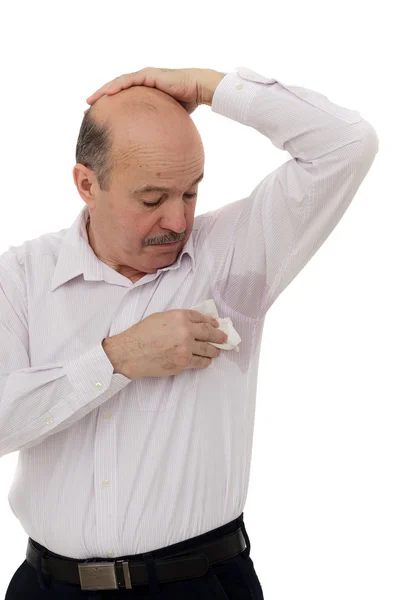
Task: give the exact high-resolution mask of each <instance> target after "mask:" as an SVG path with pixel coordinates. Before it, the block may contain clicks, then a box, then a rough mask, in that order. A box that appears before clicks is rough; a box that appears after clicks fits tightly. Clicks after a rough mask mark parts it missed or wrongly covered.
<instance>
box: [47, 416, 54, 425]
mask: <svg viewBox="0 0 400 600" xmlns="http://www.w3.org/2000/svg"><path fill="white" fill-rule="evenodd" d="M52 422H53V419H52V418H51V417H47V419H46V423H47V425H51V424H52Z"/></svg>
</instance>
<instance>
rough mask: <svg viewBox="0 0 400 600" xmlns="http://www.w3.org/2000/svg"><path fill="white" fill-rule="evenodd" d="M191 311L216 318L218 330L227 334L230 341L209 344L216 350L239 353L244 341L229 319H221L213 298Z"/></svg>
mask: <svg viewBox="0 0 400 600" xmlns="http://www.w3.org/2000/svg"><path fill="white" fill-rule="evenodd" d="M190 310H197V311H198V312H201V313H202V314H203V315H207V316H211V317H214V319H217V321H218V323H219V328H218V329H221V331H223V332H224V333H226V334H227V336H228V339H227V340H226V342H225V343H224V344H215V343H214V342H208V343H209V344H211V345H212V346H215V347H216V348H221V350H235V352H239V347H238V345H239V344H240V342H241V341H242V338H241V337H240V335H239V334H238V332H237V331H236V329H235V328H234V326H233V323H232V321H231V319H230V318H229V317H225V318H221V317H220V316H219V315H218V311H217V307H216V304H215V302H214V300H213V299H212V298H211V299H210V300H204V302H201V303H200V304H197V305H196V306H191V307H190Z"/></svg>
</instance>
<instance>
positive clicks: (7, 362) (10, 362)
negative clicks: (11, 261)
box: [0, 260, 131, 457]
mask: <svg viewBox="0 0 400 600" xmlns="http://www.w3.org/2000/svg"><path fill="white" fill-rule="evenodd" d="M15 263H16V264H15V266H14V269H13V270H5V269H4V267H1V266H0V457H1V456H4V455H5V454H9V453H11V452H15V451H17V450H22V449H23V448H30V447H32V446H35V445H36V444H39V443H40V442H42V441H43V440H44V439H45V438H47V437H48V436H50V435H53V434H55V433H58V432H59V431H62V430H63V429H66V428H67V427H69V426H70V425H72V424H73V423H76V421H78V420H79V419H82V418H83V417H84V416H85V415H87V414H88V413H89V412H90V411H92V410H93V409H95V408H97V407H98V406H100V405H101V404H102V403H103V402H105V401H106V400H108V398H110V397H111V396H113V395H114V394H116V393H117V392H119V390H121V389H122V388H123V387H125V386H126V385H127V384H128V383H130V382H131V379H129V378H128V377H125V376H124V375H122V374H121V373H113V372H114V367H113V365H112V364H111V362H110V361H109V359H108V356H107V354H106V353H105V352H104V349H103V347H102V344H101V342H102V340H100V341H99V343H97V344H94V345H93V346H92V347H91V348H89V349H88V350H87V351H86V352H85V353H83V354H81V355H80V356H78V357H77V358H75V359H74V360H71V361H68V362H66V363H65V364H46V365H42V366H40V367H38V366H36V367H30V358H29V343H28V342H29V340H28V324H27V311H26V296H25V292H24V289H23V286H22V285H21V279H20V278H19V277H17V276H16V274H15V273H17V270H18V261H17V260H15Z"/></svg>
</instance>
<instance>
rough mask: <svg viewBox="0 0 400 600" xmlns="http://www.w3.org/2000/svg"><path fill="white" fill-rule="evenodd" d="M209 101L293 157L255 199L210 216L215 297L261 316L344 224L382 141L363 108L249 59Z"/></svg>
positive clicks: (268, 179)
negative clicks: (286, 79)
mask: <svg viewBox="0 0 400 600" xmlns="http://www.w3.org/2000/svg"><path fill="white" fill-rule="evenodd" d="M211 108H212V110H213V112H216V113H219V114H221V115H223V116H226V117H228V118H230V119H233V120H235V121H237V122H239V123H242V124H243V125H247V126H248V127H252V128H254V129H256V130H257V131H259V132H260V133H261V134H262V135H265V136H266V137H268V138H269V140H270V141H271V143H272V144H273V145H274V146H276V147H277V148H279V149H280V150H286V151H287V152H289V154H290V155H291V156H292V159H290V160H288V161H287V162H285V163H283V164H282V165H281V166H280V167H279V168H277V169H276V170H275V171H272V172H271V173H269V174H267V175H266V176H265V177H264V178H263V179H262V180H261V181H260V182H259V183H258V185H257V186H256V187H255V188H254V189H253V190H252V192H251V193H250V195H249V196H248V197H246V198H243V199H241V200H237V201H236V202H233V203H230V204H227V205H225V206H223V207H221V208H220V209H218V210H216V211H213V212H211V213H208V215H207V216H208V231H207V235H208V242H207V243H208V245H209V249H210V255H211V260H212V261H213V269H212V273H213V277H215V279H214V286H215V294H216V297H218V298H220V299H221V301H222V302H225V303H226V304H227V305H229V306H230V307H231V309H232V310H236V311H237V312H239V313H241V314H245V315H246V316H247V317H249V318H251V319H259V318H261V317H263V316H264V315H265V313H266V312H267V310H268V309H269V308H270V307H271V306H272V304H273V303H274V302H275V300H276V299H277V298H278V296H279V295H280V294H281V293H282V292H283V290H284V289H285V288H286V287H287V286H288V285H289V284H290V282H291V281H292V280H293V279H294V278H295V277H296V275H297V274H298V273H299V272H300V271H301V270H302V269H303V268H304V266H305V265H306V264H307V263H308V261H309V260H310V259H311V258H312V256H313V255H314V254H315V253H316V252H317V250H318V249H319V248H320V247H321V245H322V244H323V243H324V241H325V240H326V239H327V238H328V236H329V235H330V233H331V232H332V231H333V229H334V228H335V227H336V225H337V224H338V222H339V221H340V219H341V218H342V216H343V214H344V213H345V211H346V210H347V208H348V206H349V204H350V202H351V200H352V199H353V197H354V195H355V194H356V192H357V190H358V188H359V187H360V185H361V183H362V181H363V179H364V178H365V176H366V174H367V172H368V170H369V169H370V167H371V165H372V163H373V160H374V158H375V155H376V153H377V152H378V149H379V140H378V137H377V134H376V131H375V129H374V128H373V127H372V125H370V124H369V123H368V122H367V121H366V120H365V119H363V118H362V117H361V116H360V114H359V112H357V111H354V110H350V109H347V108H343V107H341V106H338V105H336V104H333V103H332V102H330V101H329V100H328V98H327V97H326V96H323V95H322V94H320V93H318V92H315V91H312V90H309V89H306V88H303V87H298V86H289V85H286V84H284V83H282V82H281V81H278V80H277V79H272V78H267V77H265V76H263V75H260V74H258V73H255V72H254V71H251V70H250V69H248V68H246V67H238V68H237V69H236V71H235V72H232V73H227V74H226V75H225V77H224V78H223V79H222V80H221V82H220V83H219V84H218V86H217V88H216V90H215V92H214V96H213V100H212V105H211ZM247 156H248V158H249V159H250V160H251V149H249V152H248V153H247Z"/></svg>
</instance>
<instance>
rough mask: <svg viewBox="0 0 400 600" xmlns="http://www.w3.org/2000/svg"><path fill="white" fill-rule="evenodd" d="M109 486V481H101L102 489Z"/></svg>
mask: <svg viewBox="0 0 400 600" xmlns="http://www.w3.org/2000/svg"><path fill="white" fill-rule="evenodd" d="M109 485H110V481H109V479H105V480H104V481H103V486H104V487H108V486H109Z"/></svg>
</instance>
